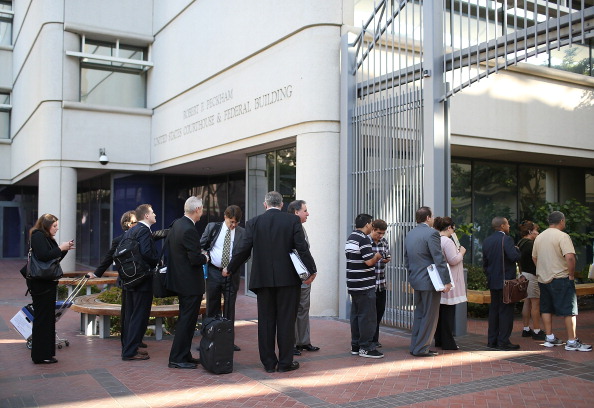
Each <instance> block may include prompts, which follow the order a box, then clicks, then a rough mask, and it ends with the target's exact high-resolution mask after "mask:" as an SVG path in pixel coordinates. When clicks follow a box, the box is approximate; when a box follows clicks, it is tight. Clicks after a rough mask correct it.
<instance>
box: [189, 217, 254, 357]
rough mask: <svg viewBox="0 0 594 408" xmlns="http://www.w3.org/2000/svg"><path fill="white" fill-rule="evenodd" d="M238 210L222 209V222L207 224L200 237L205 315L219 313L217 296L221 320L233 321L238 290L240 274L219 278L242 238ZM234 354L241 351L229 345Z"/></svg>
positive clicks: (211, 315) (212, 315)
mask: <svg viewBox="0 0 594 408" xmlns="http://www.w3.org/2000/svg"><path fill="white" fill-rule="evenodd" d="M241 215H242V213H241V208H239V207H238V206H236V205H230V206H229V207H227V208H226V209H225V221H224V222H210V223H208V225H207V226H206V230H204V233H203V234H202V238H200V246H201V247H202V249H203V250H205V251H207V252H208V256H209V257H210V262H209V263H208V278H207V279H206V316H208V317H215V316H216V315H220V314H221V294H222V295H223V297H224V299H225V313H224V315H225V317H226V318H227V319H229V320H232V321H233V322H235V300H236V299H237V291H238V290H239V281H240V274H239V273H235V274H233V275H232V276H231V278H226V277H223V273H222V271H223V268H225V267H226V266H227V265H229V261H230V260H231V258H232V257H233V253H234V251H235V250H236V249H237V247H238V246H239V243H240V242H241V240H242V239H243V232H244V229H243V228H242V227H240V226H239V225H238V224H239V222H240V221H241ZM233 349H234V350H235V351H240V350H241V349H240V348H239V347H238V346H237V345H235V344H234V345H233Z"/></svg>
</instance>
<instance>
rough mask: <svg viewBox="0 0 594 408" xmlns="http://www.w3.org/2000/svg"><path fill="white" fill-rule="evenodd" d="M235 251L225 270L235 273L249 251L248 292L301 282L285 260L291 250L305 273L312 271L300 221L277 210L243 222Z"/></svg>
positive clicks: (311, 263) (311, 262) (309, 254)
mask: <svg viewBox="0 0 594 408" xmlns="http://www.w3.org/2000/svg"><path fill="white" fill-rule="evenodd" d="M236 249H237V250H236V251H235V250H234V251H233V252H234V255H233V257H232V258H231V262H230V263H229V266H228V267H227V270H228V271H229V273H236V272H237V270H238V269H239V267H240V266H241V264H243V263H244V262H245V261H247V259H248V258H249V257H250V253H251V252H252V249H253V262H252V272H251V275H250V289H251V290H254V289H259V288H269V287H280V286H292V285H301V279H299V277H298V276H297V272H296V271H295V267H294V266H293V263H292V262H291V258H290V257H289V252H290V251H292V250H293V249H296V250H297V253H298V254H299V256H300V257H301V260H302V261H303V263H304V264H305V266H306V268H307V270H308V271H309V272H310V273H315V272H316V264H315V262H314V260H313V258H312V256H311V253H310V252H309V248H308V245H307V242H306V241H305V235H304V233H303V228H302V226H301V220H300V219H299V217H298V216H296V215H294V214H289V213H286V212H282V211H280V210H278V209H274V208H272V209H269V210H267V211H266V212H265V213H264V214H262V215H258V216H257V217H254V218H252V219H250V220H249V221H248V222H247V223H246V228H245V234H244V238H243V240H242V241H241V243H240V245H239V246H238V248H236Z"/></svg>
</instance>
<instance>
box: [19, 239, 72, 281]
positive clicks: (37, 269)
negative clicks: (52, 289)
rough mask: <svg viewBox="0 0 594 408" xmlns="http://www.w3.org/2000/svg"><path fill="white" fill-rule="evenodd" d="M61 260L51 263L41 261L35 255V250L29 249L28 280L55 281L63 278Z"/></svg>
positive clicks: (53, 260)
mask: <svg viewBox="0 0 594 408" xmlns="http://www.w3.org/2000/svg"><path fill="white" fill-rule="evenodd" d="M60 261H61V258H55V259H52V260H50V261H40V260H39V259H37V257H36V256H35V254H34V253H33V248H31V247H29V255H28V258H27V275H26V278H27V279H35V280H46V281H54V280H58V279H60V278H61V277H62V275H63V274H64V272H62V267H61V266H60Z"/></svg>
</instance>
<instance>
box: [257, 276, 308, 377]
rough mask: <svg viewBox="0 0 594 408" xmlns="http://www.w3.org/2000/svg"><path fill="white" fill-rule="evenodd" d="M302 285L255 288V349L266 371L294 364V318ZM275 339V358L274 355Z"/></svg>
mask: <svg viewBox="0 0 594 408" xmlns="http://www.w3.org/2000/svg"><path fill="white" fill-rule="evenodd" d="M300 291H301V285H293V286H279V287H270V288H256V289H255V290H254V292H256V295H257V296H258V349H259V351H260V361H261V362H262V364H263V365H264V368H265V369H267V370H268V369H274V368H275V367H276V365H277V364H278V367H279V368H283V369H284V368H289V366H290V365H291V363H292V362H293V345H294V344H295V318H296V316H297V306H298V304H299V293H300ZM275 338H276V342H277V344H278V357H277V356H276V353H275V347H274V346H275Z"/></svg>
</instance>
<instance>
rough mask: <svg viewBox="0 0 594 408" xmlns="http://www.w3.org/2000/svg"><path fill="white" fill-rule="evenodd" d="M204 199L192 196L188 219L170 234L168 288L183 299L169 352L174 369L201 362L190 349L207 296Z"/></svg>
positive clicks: (186, 213) (188, 202) (186, 206)
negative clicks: (201, 224) (201, 222)
mask: <svg viewBox="0 0 594 408" xmlns="http://www.w3.org/2000/svg"><path fill="white" fill-rule="evenodd" d="M202 210H203V209H202V200H201V199H199V198H197V197H194V196H192V197H190V198H188V199H187V200H186V203H185V204H184V216H183V217H181V218H180V219H178V220H177V221H175V222H174V223H173V225H172V226H171V229H170V230H169V234H168V235H167V241H166V251H167V253H168V263H167V278H166V286H167V289H169V290H170V291H172V292H173V293H175V294H177V296H178V298H179V319H178V321H177V325H176V326H175V337H174V338H173V344H172V345H171V352H170V353H169V367H170V368H196V365H197V364H198V362H199V360H198V359H196V358H193V357H192V353H191V352H190V349H191V347H192V338H193V337H194V331H195V330H196V322H197V321H198V313H199V311H200V303H201V302H202V295H203V294H204V274H203V272H202V265H204V264H205V263H207V262H208V258H207V256H206V254H203V253H201V251H200V234H199V233H198V230H196V226H195V225H196V222H197V221H198V220H199V219H200V217H202Z"/></svg>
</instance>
